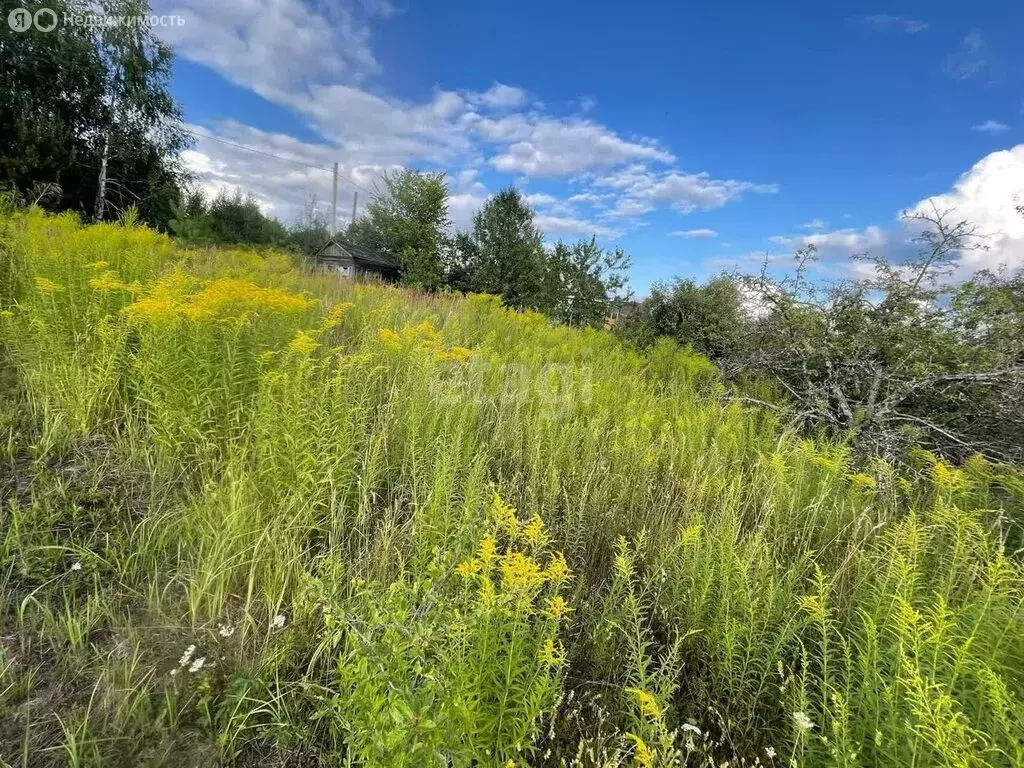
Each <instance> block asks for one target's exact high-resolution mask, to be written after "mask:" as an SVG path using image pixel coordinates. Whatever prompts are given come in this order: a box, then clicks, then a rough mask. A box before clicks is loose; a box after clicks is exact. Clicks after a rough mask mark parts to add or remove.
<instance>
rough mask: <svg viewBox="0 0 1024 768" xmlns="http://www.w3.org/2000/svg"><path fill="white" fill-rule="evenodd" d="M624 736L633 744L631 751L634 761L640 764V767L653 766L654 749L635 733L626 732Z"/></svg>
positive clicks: (651, 767)
mask: <svg viewBox="0 0 1024 768" xmlns="http://www.w3.org/2000/svg"><path fill="white" fill-rule="evenodd" d="M626 737H627V738H629V739H630V740H631V741H632V742H633V744H634V746H635V749H634V751H633V760H634V762H635V763H636V764H637V765H639V766H641V768H653V766H654V758H655V753H654V750H653V749H651V748H650V747H649V746H647V743H646V742H645V741H644V740H643V739H641V738H640V737H639V736H637V735H636V734H635V733H627V734H626Z"/></svg>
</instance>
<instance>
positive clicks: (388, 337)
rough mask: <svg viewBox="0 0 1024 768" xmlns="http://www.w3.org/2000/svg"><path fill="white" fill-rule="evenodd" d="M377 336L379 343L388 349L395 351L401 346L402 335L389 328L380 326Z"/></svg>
mask: <svg viewBox="0 0 1024 768" xmlns="http://www.w3.org/2000/svg"><path fill="white" fill-rule="evenodd" d="M377 338H378V339H379V340H380V343H381V344H383V345H384V346H385V347H387V348H388V349H391V350H394V351H396V352H397V351H398V350H400V349H401V348H402V337H401V336H399V335H398V334H397V333H395V332H394V331H392V330H391V329H390V328H381V329H380V331H379V332H378V333H377Z"/></svg>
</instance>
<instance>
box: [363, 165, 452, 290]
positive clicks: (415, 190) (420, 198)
mask: <svg viewBox="0 0 1024 768" xmlns="http://www.w3.org/2000/svg"><path fill="white" fill-rule="evenodd" d="M382 185H383V186H382V188H379V189H377V190H376V191H375V192H374V195H373V199H372V200H371V201H370V204H369V205H368V206H366V212H365V214H364V216H363V217H362V218H361V219H359V220H358V221H355V222H353V223H352V224H351V225H349V228H348V231H347V232H346V237H347V238H348V239H349V240H350V241H352V242H353V243H354V244H356V245H360V246H362V247H364V248H368V249H370V250H373V251H379V252H381V253H386V254H389V255H391V256H394V257H395V258H397V259H398V260H399V261H400V262H401V263H402V267H403V279H404V280H405V282H407V283H409V284H411V285H416V286H419V287H422V288H426V289H429V290H433V289H436V288H438V287H440V286H441V284H442V282H443V280H444V261H443V254H444V251H445V249H446V247H447V241H448V237H447V234H446V232H447V230H448V227H449V225H450V222H449V219H448V188H447V186H446V184H445V181H444V174H443V173H418V172H416V171H411V170H408V169H403V170H402V171H399V172H397V173H386V174H384V178H383V181H382Z"/></svg>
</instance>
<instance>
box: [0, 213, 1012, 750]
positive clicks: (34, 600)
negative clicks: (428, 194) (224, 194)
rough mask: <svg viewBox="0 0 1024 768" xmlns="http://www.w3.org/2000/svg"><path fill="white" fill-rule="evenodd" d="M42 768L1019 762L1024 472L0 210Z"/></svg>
mask: <svg viewBox="0 0 1024 768" xmlns="http://www.w3.org/2000/svg"><path fill="white" fill-rule="evenodd" d="M0 221H2V224H3V226H2V228H0V231H2V258H3V259H4V265H3V269H2V270H0V274H2V275H4V276H5V277H4V284H3V285H2V286H0V302H2V306H0V311H2V317H0V339H2V342H3V352H2V354H0V365H2V366H3V367H4V371H3V375H4V377H5V378H4V379H3V380H5V381H11V382H13V385H12V386H11V387H9V388H8V391H7V392H6V393H4V395H3V397H2V399H0V403H2V407H3V409H4V413H3V415H2V417H0V429H2V430H3V431H2V433H0V438H2V439H0V451H2V457H0V458H2V465H0V466H2V470H0V472H2V473H3V474H2V475H0V478H2V479H0V493H2V494H3V504H2V511H0V515H2V517H0V568H2V571H0V590H2V593H3V605H4V613H3V640H2V644H0V722H2V723H3V725H0V758H2V760H3V761H6V763H8V764H10V765H33V766H35V765H46V764H55V765H57V764H69V765H137V764H147V765H215V764H241V765H249V764H253V765H255V764H259V765H339V764H340V765H358V766H473V765H495V766H507V765H518V766H524V765H530V766H557V765H580V766H619V765H621V766H626V765H648V766H662V765H708V766H719V765H722V764H730V765H740V764H743V765H757V764H760V765H783V764H792V763H796V764H798V765H851V766H852V765H864V766H869V765H917V766H930V765H945V764H948V765H958V766H959V765H1007V766H1008V765H1019V764H1021V763H1022V762H1024V726H1022V723H1024V705H1022V703H1021V697H1022V695H1024V690H1022V689H1024V610H1022V609H1024V605H1022V601H1024V568H1022V565H1021V562H1020V559H1019V553H1018V552H1016V551H1014V550H1015V548H1016V547H1019V546H1020V544H1019V541H1020V533H1019V527H1018V523H1017V521H1019V518H1020V510H1021V504H1022V500H1024V483H1022V481H1021V478H1020V476H1019V475H1018V474H1017V473H1016V472H1015V471H1014V470H1012V469H1010V468H1007V467H1002V466H995V465H991V464H989V463H987V462H985V461H984V460H982V459H980V458H979V459H972V460H971V461H970V462H968V463H967V464H966V465H965V466H964V467H962V468H954V467H950V466H948V465H946V464H945V463H943V462H941V461H939V460H937V459H936V458H935V457H933V456H931V455H930V454H926V453H924V452H919V453H917V454H916V455H915V458H914V461H915V465H914V466H913V467H909V468H904V469H901V470H899V471H897V470H896V469H894V468H892V467H890V466H887V465H885V464H884V463H881V462H877V463H875V464H873V465H871V466H867V467H854V466H851V464H850V459H849V456H848V453H847V452H846V451H845V449H844V448H843V447H842V446H841V445H835V444H827V443H820V442H812V441H808V440H803V439H800V438H799V437H798V436H796V435H793V434H790V433H788V432H787V431H786V430H785V429H783V428H782V426H781V425H780V424H779V423H778V422H777V421H776V420H775V418H774V416H773V415H772V414H770V413H767V412H765V411H763V410H758V409H747V408H745V407H743V406H740V405H738V404H737V403H736V402H735V401H734V400H732V399H731V398H729V397H728V396H727V394H728V393H727V391H726V389H725V385H723V383H722V382H721V381H720V380H719V377H718V374H717V372H716V370H715V369H714V367H713V366H712V365H710V364H709V363H708V362H707V361H706V360H704V359H703V358H700V357H699V356H697V355H695V354H693V353H690V352H688V351H685V350H680V349H677V348H675V347H674V346H672V345H669V344H662V345H659V346H657V347H656V348H655V349H654V350H653V351H652V352H651V353H650V354H647V355H642V354H640V353H638V352H636V351H634V350H632V349H630V348H627V347H625V346H623V345H622V344H620V343H619V342H618V341H616V340H615V339H614V338H613V337H612V336H610V335H609V334H606V333H604V332H601V331H595V330H585V331H581V330H572V329H568V328H564V327H558V326H553V325H551V324H550V323H549V322H548V321H547V320H546V319H545V318H543V317H542V316H539V315H535V314H531V313H516V312H511V311H508V310H506V309H504V308H502V307H501V305H500V302H499V301H498V300H497V299H495V298H493V297H488V296H470V297H466V298H461V297H455V296H448V295H437V296H426V295H423V294H418V293H415V292H411V291H408V290H405V289H401V288H394V287H386V286H380V285H371V284H358V283H351V282H347V281H339V280H336V279H332V278H328V277H325V276H321V275H316V274H313V273H310V272H307V271H304V270H302V269H300V268H297V267H296V265H293V264H292V263H291V261H290V260H289V259H288V258H287V257H284V256H282V255H280V254H274V253H258V252H251V251H240V250H236V251H232V250H212V251H211V250H206V251H188V250H182V249H180V248H177V247H175V246H174V245H173V244H172V243H171V242H170V241H169V240H168V239H166V238H164V237H162V236H160V235H158V234H155V233H153V232H151V231H149V230H146V229H144V228H139V227H135V226H132V225H130V224H127V225H124V226H121V225H112V224H104V225H96V226H89V227H84V226H82V225H80V224H79V223H78V221H77V220H76V219H74V218H73V217H71V216H59V217H51V216H45V215H43V214H41V213H39V212H36V211H28V212H21V213H7V214H5V215H4V216H3V217H2V218H0Z"/></svg>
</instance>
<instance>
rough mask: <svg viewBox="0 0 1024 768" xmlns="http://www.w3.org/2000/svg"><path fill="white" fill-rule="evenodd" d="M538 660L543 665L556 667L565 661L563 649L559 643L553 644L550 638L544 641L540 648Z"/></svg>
mask: <svg viewBox="0 0 1024 768" xmlns="http://www.w3.org/2000/svg"><path fill="white" fill-rule="evenodd" d="M538 655H539V657H540V660H541V661H542V662H544V663H545V664H547V665H549V666H552V667H557V666H560V665H561V664H562V663H563V662H564V661H565V648H563V647H562V644H561V643H555V641H554V640H552V639H551V638H550V637H549V638H548V639H547V640H545V641H544V645H543V646H541V649H540V653H539V654H538Z"/></svg>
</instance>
